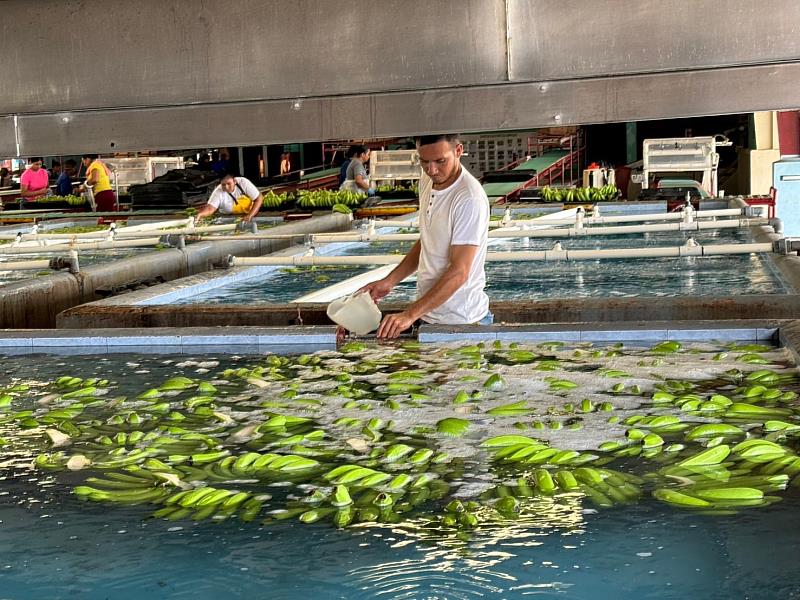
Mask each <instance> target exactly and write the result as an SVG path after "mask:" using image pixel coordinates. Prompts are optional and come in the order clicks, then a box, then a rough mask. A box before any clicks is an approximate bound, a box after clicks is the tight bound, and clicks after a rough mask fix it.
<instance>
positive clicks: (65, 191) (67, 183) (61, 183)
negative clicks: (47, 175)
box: [56, 158, 78, 196]
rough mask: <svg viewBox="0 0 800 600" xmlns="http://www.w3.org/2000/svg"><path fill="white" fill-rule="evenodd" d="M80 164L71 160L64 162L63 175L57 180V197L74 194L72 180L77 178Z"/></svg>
mask: <svg viewBox="0 0 800 600" xmlns="http://www.w3.org/2000/svg"><path fill="white" fill-rule="evenodd" d="M77 166H78V163H76V162H75V161H74V160H72V159H71V158H68V159H67V160H65V161H64V165H63V168H62V169H61V173H60V174H59V176H58V179H57V180H56V195H57V196H69V195H70V194H72V178H73V177H74V176H75V169H76V168H77Z"/></svg>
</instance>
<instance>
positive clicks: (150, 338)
mask: <svg viewBox="0 0 800 600" xmlns="http://www.w3.org/2000/svg"><path fill="white" fill-rule="evenodd" d="M106 343H107V345H108V346H109V348H110V347H115V346H141V347H149V346H177V347H180V344H181V336H179V335H131V336H109V337H108V338H106Z"/></svg>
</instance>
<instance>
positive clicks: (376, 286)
mask: <svg viewBox="0 0 800 600" xmlns="http://www.w3.org/2000/svg"><path fill="white" fill-rule="evenodd" d="M393 287H394V286H393V285H392V284H391V283H389V282H388V281H386V279H379V280H378V281H373V282H372V283H368V284H367V285H365V286H364V287H362V288H361V289H360V290H358V292H357V293H361V292H369V295H370V296H372V299H373V300H374V301H375V302H378V301H379V300H380V299H381V298H384V297H385V296H386V295H387V294H388V293H389V292H391V291H392V288H393Z"/></svg>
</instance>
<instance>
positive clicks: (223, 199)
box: [208, 177, 260, 214]
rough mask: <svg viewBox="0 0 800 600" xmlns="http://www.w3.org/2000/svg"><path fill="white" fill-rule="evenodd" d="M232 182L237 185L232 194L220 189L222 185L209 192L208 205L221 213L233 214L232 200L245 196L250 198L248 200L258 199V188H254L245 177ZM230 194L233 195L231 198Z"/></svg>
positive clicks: (235, 178) (236, 178)
mask: <svg viewBox="0 0 800 600" xmlns="http://www.w3.org/2000/svg"><path fill="white" fill-rule="evenodd" d="M234 180H235V181H236V184H237V185H236V187H234V188H233V191H232V192H230V193H228V192H226V191H225V190H224V189H222V184H219V185H218V186H217V187H216V188H214V191H213V192H211V195H210V196H209V197H208V203H209V204H210V205H211V206H213V207H214V208H218V209H219V211H220V212H221V213H224V214H232V213H233V205H234V203H235V200H234V198H239V197H241V196H247V197H248V198H250V200H255V199H256V198H258V195H259V193H260V192H259V191H258V188H257V187H256V186H254V185H253V182H252V181H250V180H249V179H247V178H245V177H234ZM239 188H241V189H239ZM242 192H244V193H242ZM231 194H233V196H231Z"/></svg>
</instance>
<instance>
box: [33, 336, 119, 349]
mask: <svg viewBox="0 0 800 600" xmlns="http://www.w3.org/2000/svg"><path fill="white" fill-rule="evenodd" d="M107 340H108V338H107V337H105V336H102V337H100V336H87V337H80V336H74V335H73V336H69V337H67V336H64V337H34V338H31V342H32V346H33V347H34V348H41V347H42V346H47V347H54V346H70V347H92V348H95V349H97V348H102V349H103V352H105V349H106V343H107Z"/></svg>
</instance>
